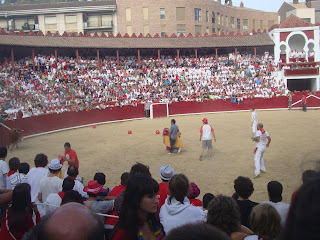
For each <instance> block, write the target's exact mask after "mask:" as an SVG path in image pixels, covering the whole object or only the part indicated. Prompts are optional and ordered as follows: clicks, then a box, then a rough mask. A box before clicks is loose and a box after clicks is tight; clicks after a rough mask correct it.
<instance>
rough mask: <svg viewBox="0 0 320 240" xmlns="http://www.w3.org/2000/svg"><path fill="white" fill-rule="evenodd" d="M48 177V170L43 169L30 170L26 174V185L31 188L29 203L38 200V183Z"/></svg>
mask: <svg viewBox="0 0 320 240" xmlns="http://www.w3.org/2000/svg"><path fill="white" fill-rule="evenodd" d="M48 175H49V170H48V169H46V168H43V167H38V168H31V169H30V171H29V172H28V174H27V177H28V183H29V185H30V186H31V201H32V202H35V201H36V200H38V192H39V187H40V182H41V180H42V179H44V178H45V177H47V176H48Z"/></svg>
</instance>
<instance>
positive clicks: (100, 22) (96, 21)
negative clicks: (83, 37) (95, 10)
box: [66, 15, 112, 27]
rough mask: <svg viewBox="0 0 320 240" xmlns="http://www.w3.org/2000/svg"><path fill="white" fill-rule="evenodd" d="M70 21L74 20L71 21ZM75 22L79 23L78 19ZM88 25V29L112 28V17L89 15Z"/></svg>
mask: <svg viewBox="0 0 320 240" xmlns="http://www.w3.org/2000/svg"><path fill="white" fill-rule="evenodd" d="M69 21H73V20H72V19H69ZM75 21H77V20H76V18H75ZM66 23H67V20H66ZM87 24H88V27H111V26H112V15H89V16H88V22H87Z"/></svg>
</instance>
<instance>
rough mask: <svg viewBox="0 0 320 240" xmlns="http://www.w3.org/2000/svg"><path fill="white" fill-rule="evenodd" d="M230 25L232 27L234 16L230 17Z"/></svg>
mask: <svg viewBox="0 0 320 240" xmlns="http://www.w3.org/2000/svg"><path fill="white" fill-rule="evenodd" d="M230 25H231V28H234V17H231V18H230Z"/></svg>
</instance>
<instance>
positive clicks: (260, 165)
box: [254, 147, 266, 174]
mask: <svg viewBox="0 0 320 240" xmlns="http://www.w3.org/2000/svg"><path fill="white" fill-rule="evenodd" d="M265 151H266V147H258V149H257V151H256V154H255V155H254V166H255V170H254V174H260V171H261V170H262V171H266V167H265V166H264V159H263V154H264V152H265Z"/></svg>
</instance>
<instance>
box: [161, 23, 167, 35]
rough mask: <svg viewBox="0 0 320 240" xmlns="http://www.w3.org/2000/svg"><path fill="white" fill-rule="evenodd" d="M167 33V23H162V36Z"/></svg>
mask: <svg viewBox="0 0 320 240" xmlns="http://www.w3.org/2000/svg"><path fill="white" fill-rule="evenodd" d="M165 33H166V25H161V37H163V35H164V34H165Z"/></svg>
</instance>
